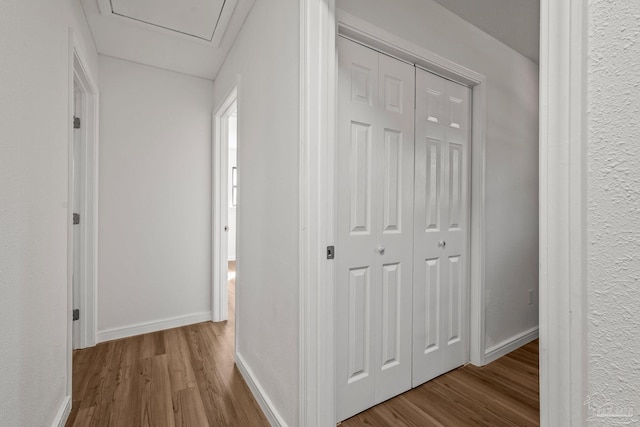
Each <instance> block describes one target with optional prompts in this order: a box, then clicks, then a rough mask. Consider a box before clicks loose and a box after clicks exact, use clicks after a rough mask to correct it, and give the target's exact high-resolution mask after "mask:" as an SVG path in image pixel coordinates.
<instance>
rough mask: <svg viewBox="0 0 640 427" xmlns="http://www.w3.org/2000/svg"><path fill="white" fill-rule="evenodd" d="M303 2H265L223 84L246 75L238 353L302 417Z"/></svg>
mask: <svg viewBox="0 0 640 427" xmlns="http://www.w3.org/2000/svg"><path fill="white" fill-rule="evenodd" d="M298 21H299V6H298V2H297V1H295V0H274V1H268V2H266V1H257V2H256V3H255V5H254V7H253V9H252V11H251V13H250V14H249V16H248V18H247V20H246V21H245V24H244V27H243V29H242V30H241V32H240V34H239V35H238V38H237V39H236V42H235V45H234V47H233V48H232V49H231V52H230V53H229V56H228V57H227V59H226V61H225V65H224V66H223V67H222V69H221V70H220V72H219V74H218V77H217V78H216V81H215V83H214V95H215V99H216V102H217V104H220V103H221V102H222V101H223V99H224V98H225V97H226V96H227V94H228V93H229V91H230V89H231V88H232V86H233V85H234V84H235V82H236V77H237V76H238V75H239V77H240V79H241V85H240V88H239V99H238V171H239V173H238V179H239V181H238V185H239V187H238V196H239V200H238V238H239V240H238V247H237V252H238V279H237V280H238V281H237V289H236V295H237V299H238V309H237V314H236V315H237V322H236V325H237V334H238V346H237V351H238V353H239V354H240V356H241V357H242V358H243V360H244V361H245V362H246V364H247V365H248V367H249V368H250V369H251V370H252V371H253V373H254V375H255V380H257V381H258V383H259V384H260V385H261V386H262V388H263V389H264V391H265V393H266V394H267V396H268V397H269V399H270V400H271V401H272V403H273V405H274V407H275V410H276V411H277V412H278V413H279V414H280V416H281V417H282V418H283V419H284V420H285V421H286V422H287V423H288V424H290V425H296V424H297V423H298V378H299V375H298V346H299V342H298V341H299V340H298V308H299V304H298V298H299V293H298V288H299V283H298V236H299V234H298V182H299V181H298V142H299V135H298V117H299V109H298V104H299V101H298V98H299V67H300V66H299V30H298V24H297V23H298Z"/></svg>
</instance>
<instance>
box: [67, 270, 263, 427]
mask: <svg viewBox="0 0 640 427" xmlns="http://www.w3.org/2000/svg"><path fill="white" fill-rule="evenodd" d="M230 267H231V268H233V265H231V266H230ZM234 296H235V280H230V284H229V300H230V301H231V302H233V301H234ZM234 318H235V307H234V304H233V303H231V304H229V319H230V320H229V321H227V322H222V323H211V322H206V323H200V324H197V325H191V326H186V327H183V328H176V329H170V330H166V331H161V332H156V333H152V334H145V335H140V336H136V337H131V338H125V339H121V340H116V341H110V342H106V343H101V344H98V345H97V346H95V347H93V348H89V349H85V350H77V351H75V352H74V353H73V406H72V410H71V415H70V417H69V420H68V421H67V424H66V425H67V426H68V427H69V426H78V427H84V426H114V427H116V426H117V427H129V426H131V427H138V426H171V427H174V426H175V427H178V426H191V427H201V426H202V427H206V426H212V427H213V426H268V425H269V423H268V422H267V419H266V418H265V416H264V414H263V413H262V411H261V410H260V407H259V406H258V404H257V403H256V401H255V399H254V398H253V395H252V394H251V392H250V390H249V388H248V387H247V385H246V383H245V382H244V379H243V378H242V376H241V375H240V372H239V371H238V369H237V368H236V367H235V364H234V360H233V355H234V349H233V346H234V331H233V328H234V323H233V319H234Z"/></svg>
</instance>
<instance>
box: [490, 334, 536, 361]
mask: <svg viewBox="0 0 640 427" xmlns="http://www.w3.org/2000/svg"><path fill="white" fill-rule="evenodd" d="M535 339H538V327H537V326H536V327H535V328H531V329H529V330H527V331H524V332H521V333H519V334H516V335H514V336H512V337H511V338H508V339H506V340H504V341H502V342H500V343H498V344H496V345H494V346H492V347H489V348H488V349H487V350H486V351H485V353H484V364H485V365H487V364H489V363H491V362H493V361H494V360H497V359H499V358H501V357H502V356H505V355H507V354H509V353H511V352H512V351H514V350H517V349H518V348H520V347H522V346H523V345H525V344H529V343H530V342H531V341H533V340H535Z"/></svg>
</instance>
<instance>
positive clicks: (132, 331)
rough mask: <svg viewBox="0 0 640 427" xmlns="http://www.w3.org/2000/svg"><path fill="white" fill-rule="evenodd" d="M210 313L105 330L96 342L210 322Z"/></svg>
mask: <svg viewBox="0 0 640 427" xmlns="http://www.w3.org/2000/svg"><path fill="white" fill-rule="evenodd" d="M210 321H211V312H210V311H206V312H203V313H195V314H187V315H185V316H176V317H171V318H168V319H162V320H155V321H153V322H144V323H138V324H137V325H131V326H123V327H120V328H113V329H106V330H104V331H98V340H97V341H98V342H104V341H111V340H117V339H120V338H127V337H133V336H136V335H141V334H148V333H149V332H157V331H163V330H165V329H171V328H179V327H180V326H186V325H192V324H194V323H200V322H210Z"/></svg>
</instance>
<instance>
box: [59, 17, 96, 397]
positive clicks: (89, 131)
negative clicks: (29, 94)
mask: <svg viewBox="0 0 640 427" xmlns="http://www.w3.org/2000/svg"><path fill="white" fill-rule="evenodd" d="M85 58H86V56H85V54H84V53H83V48H82V46H81V44H80V43H79V41H78V39H77V38H76V36H75V34H74V31H73V29H71V28H70V29H69V80H68V96H69V98H68V99H69V111H68V115H67V126H68V129H69V134H68V157H67V161H68V175H67V180H68V187H67V194H68V197H67V307H68V310H67V352H68V354H67V373H68V375H67V395H69V396H71V390H72V382H71V377H72V373H73V366H72V363H73V334H72V328H73V326H72V325H73V319H72V311H73V269H74V265H73V264H74V263H73V227H74V226H73V221H72V216H73V205H74V191H73V150H74V148H73V140H74V130H73V116H74V102H75V96H74V85H75V84H76V82H77V83H78V89H79V90H80V93H81V96H82V109H83V111H82V127H81V131H82V132H83V141H84V146H85V150H84V151H83V153H82V156H83V160H84V166H85V167H84V168H83V170H81V171H80V172H81V176H80V180H81V183H82V185H81V187H82V188H83V190H82V191H83V206H82V212H83V215H82V218H81V219H80V233H81V234H80V245H81V248H80V260H81V267H80V269H81V273H80V275H81V280H79V286H80V302H79V307H78V308H79V309H80V320H78V321H79V322H80V342H79V343H78V348H86V347H92V346H94V345H95V344H96V329H97V314H98V313H97V307H98V304H97V297H98V292H97V289H98V268H97V266H98V191H99V188H98V176H99V175H98V165H99V159H98V155H99V149H98V106H99V91H98V86H97V85H96V84H95V80H94V78H93V77H92V75H91V71H90V69H89V67H88V65H87V64H88V63H87V61H86V59H85Z"/></svg>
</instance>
